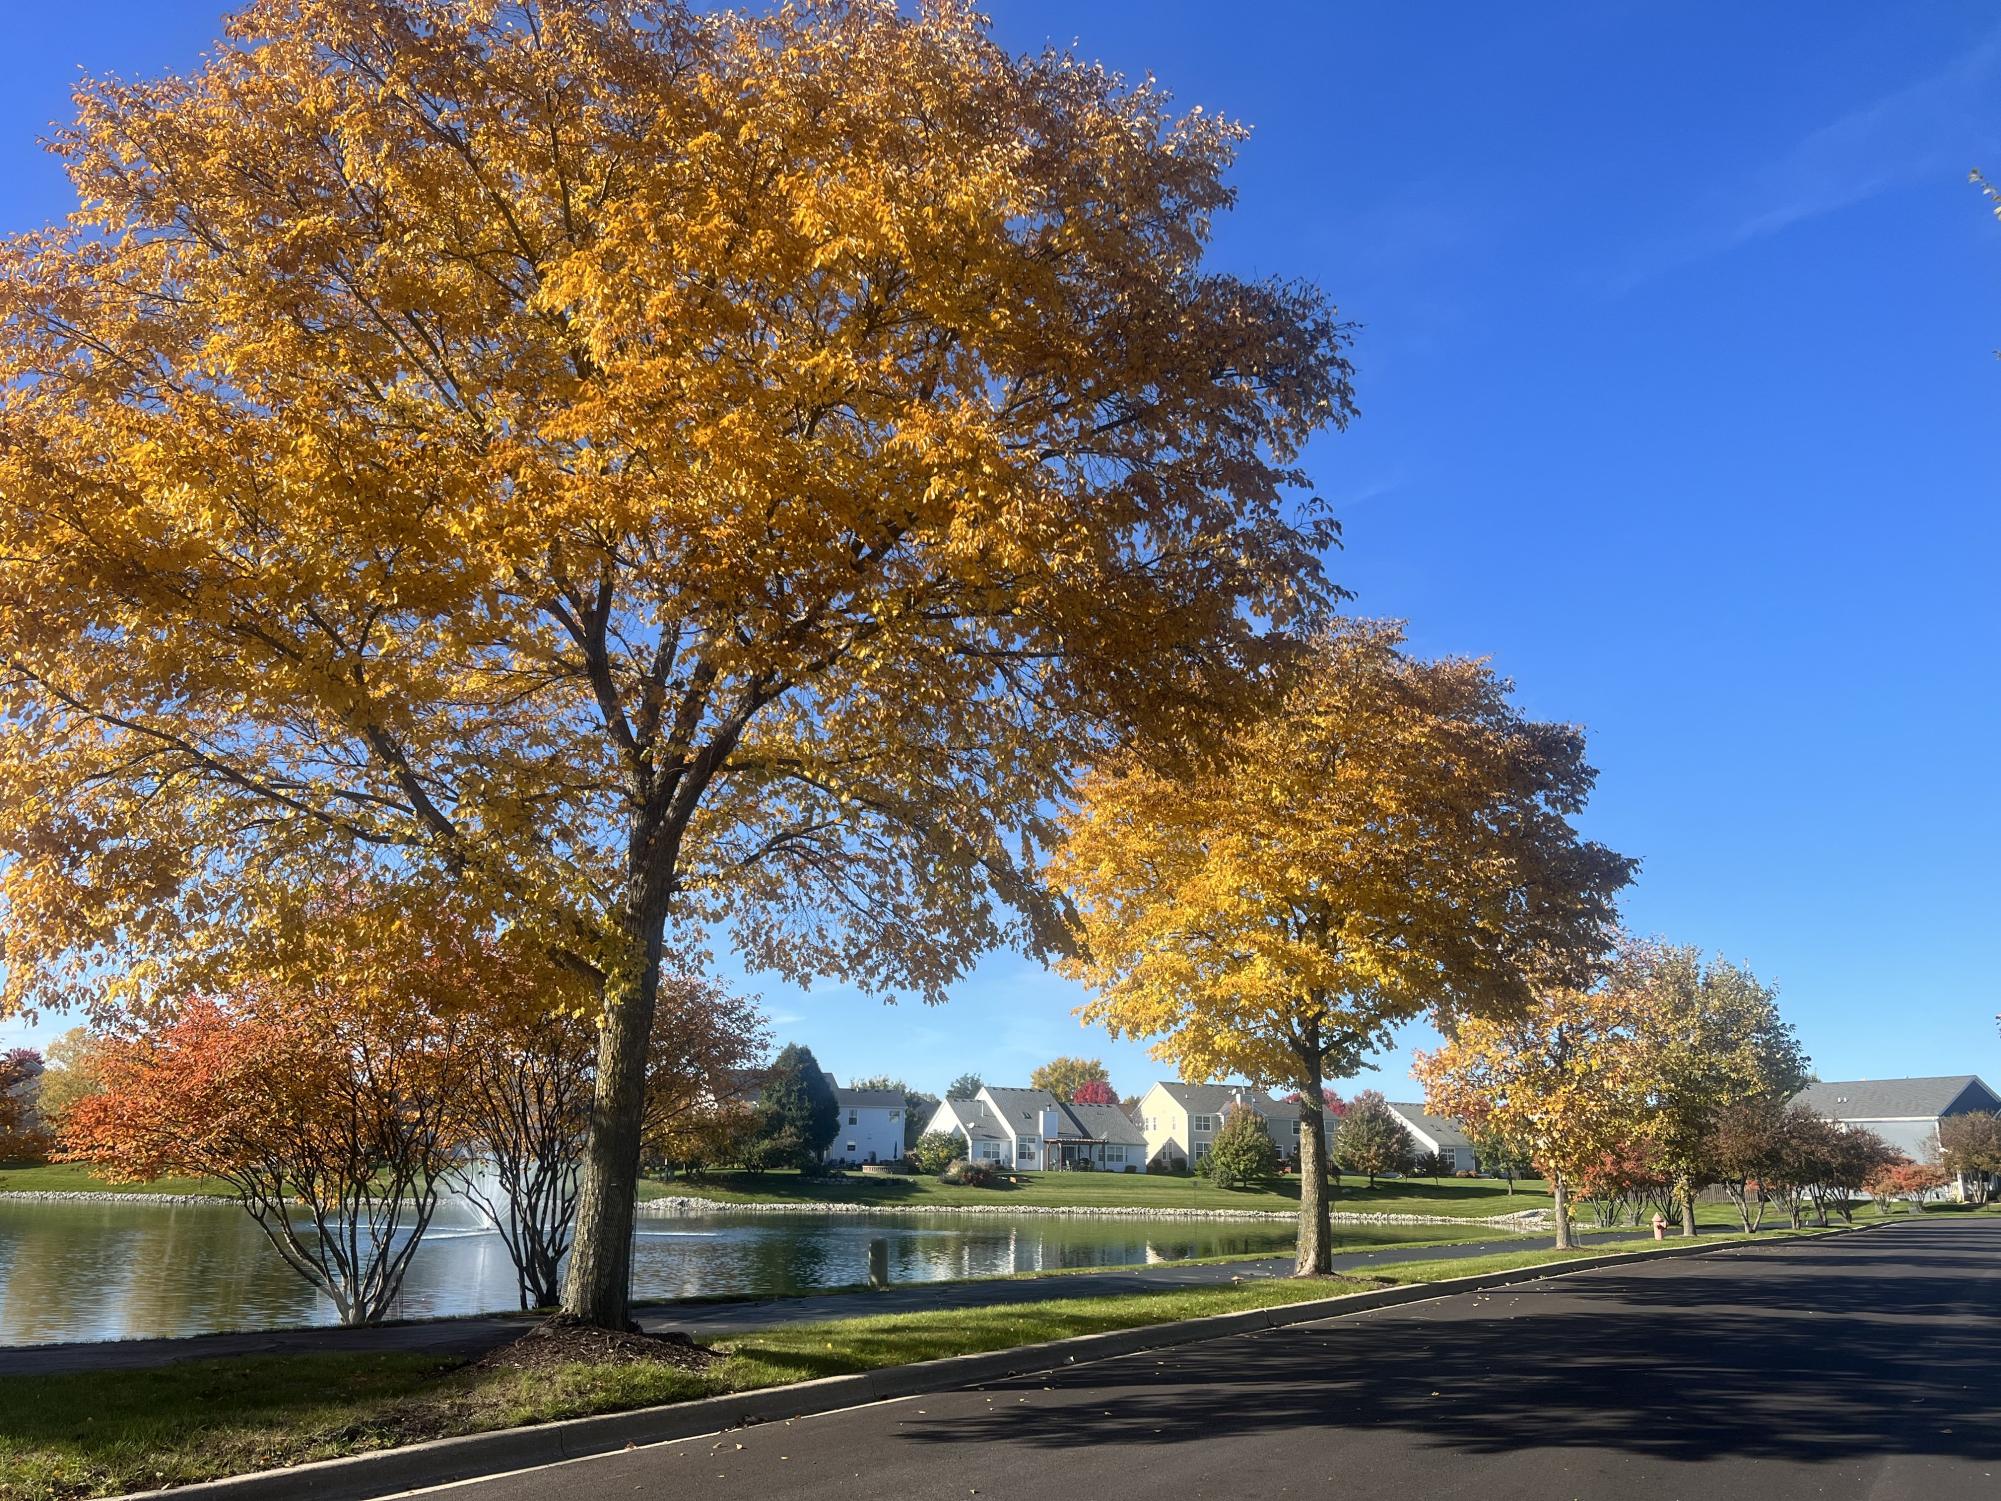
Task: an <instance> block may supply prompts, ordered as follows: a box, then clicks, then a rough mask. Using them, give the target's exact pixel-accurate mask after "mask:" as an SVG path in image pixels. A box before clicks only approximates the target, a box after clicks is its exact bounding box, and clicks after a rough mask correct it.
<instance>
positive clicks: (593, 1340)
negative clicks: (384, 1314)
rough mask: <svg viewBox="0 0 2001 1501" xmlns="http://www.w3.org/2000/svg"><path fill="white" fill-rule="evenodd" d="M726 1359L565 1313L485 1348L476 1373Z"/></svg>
mask: <svg viewBox="0 0 2001 1501" xmlns="http://www.w3.org/2000/svg"><path fill="white" fill-rule="evenodd" d="M726 1358H727V1357H726V1356H724V1355H723V1354H722V1353H721V1352H719V1351H716V1350H711V1349H710V1348H709V1347H708V1346H707V1345H698V1344H696V1343H695V1342H694V1341H693V1340H691V1339H689V1338H688V1336H687V1335H685V1334H675V1333H668V1334H645V1333H641V1332H640V1331H638V1330H621V1329H600V1328H598V1327H597V1325H595V1324H587V1323H585V1322H584V1321H583V1320H581V1319H576V1318H572V1317H570V1316H569V1315H568V1314H560V1313H559V1314H557V1315H555V1316H554V1317H553V1318H548V1319H544V1320H543V1321H542V1322H541V1323H539V1324H537V1325H536V1326H535V1327H534V1328H533V1329H530V1330H529V1331H528V1332H527V1333H526V1334H523V1335H522V1336H520V1337H519V1338H518V1339H513V1340H510V1341H508V1342H507V1343H506V1344H504V1345H502V1346H501V1347H500V1348H499V1349H497V1350H489V1351H488V1352H487V1353H486V1354H485V1355H483V1356H481V1357H480V1358H479V1359H478V1360H477V1361H475V1362H474V1363H473V1365H472V1367H471V1369H473V1370H475V1371H540V1370H547V1369H549V1368H550V1367H552V1366H564V1365H643V1364H648V1363H653V1362H664V1363H665V1364H667V1365H673V1366H679V1367H681V1369H683V1370H687V1371H699V1370H702V1369H703V1368H705V1367H707V1366H711V1365H714V1364H716V1363H717V1362H718V1361H721V1360H724V1359H726Z"/></svg>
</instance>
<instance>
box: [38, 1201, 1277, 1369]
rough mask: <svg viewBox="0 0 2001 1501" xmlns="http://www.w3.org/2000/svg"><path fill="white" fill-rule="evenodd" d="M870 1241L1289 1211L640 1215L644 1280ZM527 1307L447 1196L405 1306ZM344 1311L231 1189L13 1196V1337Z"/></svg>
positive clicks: (1051, 1264)
mask: <svg viewBox="0 0 2001 1501" xmlns="http://www.w3.org/2000/svg"><path fill="white" fill-rule="evenodd" d="M871 1240H885V1241H887V1242H888V1243H889V1266H890V1279H891V1280H892V1281H894V1282H933V1281H938V1280H941V1279H944V1278H950V1277H994V1276H1001V1275H1004V1274H1006V1273H1009V1272H1035V1271H1048V1270H1053V1269H1056V1268H1061V1267H1086V1266H1123V1265H1130V1264H1136V1263H1145V1262H1157V1261H1183V1260H1187V1259H1188V1258H1190V1257H1196V1256H1227V1255H1237V1254H1257V1253H1261V1252H1262V1253H1274V1254H1275V1253H1278V1252H1284V1251H1290V1250H1291V1248H1292V1242H1293V1232H1292V1227H1291V1226H1290V1225H1286V1224H1281V1223H1273V1222H1259V1221H1236V1222H1231V1221H1214V1220H1185V1221H1166V1220H1139V1219H1133V1220H1116V1219H1103V1220H1091V1219H1064V1218H1059V1217H1054V1216H1036V1215H1019V1216H993V1217H988V1216H980V1217H977V1218H975V1217H971V1216H968V1217H965V1218H960V1217H956V1216H947V1215H916V1214H911V1215H871V1216H868V1217H865V1218H864V1217H855V1218H843V1217H832V1216H827V1215H819V1214H800V1215H789V1214H786V1215H773V1214H755V1215H752V1214H743V1215H734V1216H729V1215H715V1216H700V1217H687V1218H682V1217H669V1216H665V1215H643V1216H641V1218H640V1223H639V1231H638V1234H637V1236H636V1237H635V1245H634V1254H633V1294H634V1296H635V1297H638V1298H685V1297H693V1296H697V1295H714V1294H719V1293H738V1294H772V1293H787V1292H800V1291H806V1290H810V1289H813V1288H821V1287H838V1286H842V1285H844V1284H849V1283H856V1282H862V1281H865V1280H866V1279H867V1276H868V1247H869V1242H870V1241H871ZM515 1306H516V1296H515V1290H514V1268H513V1265H512V1264H511V1263H510V1262H509V1261H508V1259H507V1251H506V1249H505V1247H503V1246H502V1244H501V1242H500V1238H499V1237H498V1236H497V1235H495V1234H493V1233H492V1232H491V1231H490V1230H488V1229H487V1228H486V1227H485V1226H484V1224H483V1223H482V1222H481V1221H480V1220H479V1218H478V1217H477V1216H476V1215H475V1214H474V1213H472V1212H471V1210H470V1209H468V1208H467V1206H465V1205H464V1204H463V1203H462V1202H460V1201H456V1200H453V1201H449V1202H447V1203H445V1204H443V1205H441V1206H440V1208H439V1211H438V1216H437V1218H436V1219H435V1220H434V1221H433V1222H432V1226H431V1229H430V1231H429V1233H428V1234H427V1235H426V1236H425V1237H424V1243H423V1245H422V1246H420V1247H419V1248H418V1251H417V1254H416V1256H415V1257H413V1258H412V1260H411V1263H410V1272H409V1275H408V1277H407V1278H405V1280H404V1284H403V1295H402V1299H401V1302H400V1305H399V1306H398V1307H397V1308H396V1309H395V1310H394V1312H393V1314H392V1316H393V1317H399V1318H423V1317H426V1316H430V1315H438V1314H462V1313H479V1312H483V1311H489V1310H494V1309H508V1308H513V1307H515ZM333 1322H335V1316H334V1311H333V1306H332V1305H331V1304H330V1303H328V1302H327V1301H326V1300H325V1299H323V1298H321V1297H319V1296H318V1295H317V1294H316V1293H314V1292H313V1291H312V1290H311V1289H310V1288H308V1287H307V1286H306V1284H305V1283H304V1282H303V1281H302V1280H301V1279H300V1278H299V1277H298V1275H297V1274H296V1273H294V1272H292V1271H291V1270H290V1269H288V1268H287V1267H286V1266H285V1265H284V1264H283V1263H282V1262H281V1261H280V1260H279V1259H278V1253H277V1252H276V1251H274V1250H272V1249H271V1246H270V1244H269V1243H268V1242H267V1241H266V1240H265V1239H264V1236H263V1233H262V1232H261V1231H260V1230H258V1228H257V1227H256V1225H254V1224H253V1223H252V1222H251V1220H250V1217H249V1216H248V1215H247V1214H245V1213H244V1212H243V1211H242V1210H241V1209H239V1208H237V1207H236V1206H235V1205H233V1204H219V1203H204V1202H200V1201H190V1202H188V1203H184V1204H159V1203H151V1204H148V1203H111V1202H101V1201H68V1202H65V1201H56V1200H22V1199H12V1200H10V1199H9V1198H7V1197H5V1196H0V1344H9V1345H20V1344H39V1343H43V1342H45V1341H50V1340H73V1339H134V1338H144V1337H149V1336H159V1335H183V1334H204V1333H209V1332H213V1331H216V1330H223V1329H271V1328H280V1327H284V1326H287V1325H296V1324H330V1323H333Z"/></svg>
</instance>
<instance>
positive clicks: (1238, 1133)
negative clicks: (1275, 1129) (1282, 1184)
mask: <svg viewBox="0 0 2001 1501" xmlns="http://www.w3.org/2000/svg"><path fill="white" fill-rule="evenodd" d="M1277 1173H1278V1148H1277V1147H1275V1146H1273V1145H1272V1140H1271V1133H1269V1132H1268V1131H1266V1130H1265V1123H1264V1122H1263V1121H1262V1120H1260V1119H1259V1118H1258V1113H1257V1112H1256V1111H1255V1110H1249V1109H1246V1108H1244V1107H1243V1106H1241V1105H1239V1106H1237V1107H1236V1108H1235V1109H1233V1110H1231V1111H1230V1112H1229V1113H1228V1114H1226V1115H1225V1116H1224V1117H1223V1129H1222V1130H1220V1131H1218V1132H1217V1133H1216V1138H1215V1140H1214V1141H1212V1142H1211V1143H1210V1144H1209V1155H1208V1156H1207V1157H1205V1158H1203V1159H1202V1175H1203V1176H1204V1177H1206V1178H1207V1179H1208V1180H1209V1181H1210V1182H1211V1183H1214V1184H1215V1185H1216V1186H1217V1187H1218V1188H1248V1187H1250V1186H1251V1185H1252V1184H1253V1183H1263V1182H1265V1181H1266V1180H1267V1179H1270V1178H1272V1177H1274V1176H1276V1175H1277Z"/></svg>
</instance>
